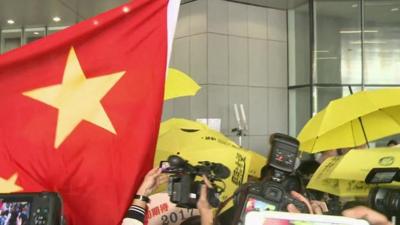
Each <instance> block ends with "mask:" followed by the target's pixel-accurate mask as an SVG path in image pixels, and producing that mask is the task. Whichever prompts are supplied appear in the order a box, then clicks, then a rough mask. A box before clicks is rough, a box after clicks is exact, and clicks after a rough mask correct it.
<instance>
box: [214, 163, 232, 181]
mask: <svg viewBox="0 0 400 225" xmlns="http://www.w3.org/2000/svg"><path fill="white" fill-rule="evenodd" d="M213 172H214V174H215V176H217V177H220V178H222V179H226V178H228V177H229V176H230V175H231V171H230V169H229V168H228V167H226V166H224V165H222V164H221V163H215V164H214V165H213Z"/></svg>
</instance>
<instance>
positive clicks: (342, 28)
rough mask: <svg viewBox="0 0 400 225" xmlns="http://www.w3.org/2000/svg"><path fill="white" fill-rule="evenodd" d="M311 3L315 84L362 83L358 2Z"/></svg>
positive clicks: (329, 1)
mask: <svg viewBox="0 0 400 225" xmlns="http://www.w3.org/2000/svg"><path fill="white" fill-rule="evenodd" d="M314 4H315V5H314V29H315V31H314V32H315V33H314V34H315V45H314V66H315V68H314V71H315V76H314V83H331V84H361V83H362V77H361V72H362V69H361V68H362V67H361V65H362V63H361V9H360V7H361V1H359V0H357V1H333V0H315V1H314Z"/></svg>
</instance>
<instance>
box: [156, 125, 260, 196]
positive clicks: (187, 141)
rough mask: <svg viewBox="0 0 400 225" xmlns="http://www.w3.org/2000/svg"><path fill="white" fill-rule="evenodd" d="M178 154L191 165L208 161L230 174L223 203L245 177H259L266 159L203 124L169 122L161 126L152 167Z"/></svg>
mask: <svg viewBox="0 0 400 225" xmlns="http://www.w3.org/2000/svg"><path fill="white" fill-rule="evenodd" d="M172 154H175V155H179V156H180V157H182V158H183V159H185V160H188V161H189V163H190V164H192V165H197V164H198V162H199V161H211V162H215V163H222V164H224V165H225V166H227V167H228V168H229V169H230V171H231V175H230V176H229V177H228V178H226V179H224V183H225V185H226V189H225V192H223V193H222V194H221V196H220V200H224V199H226V198H227V197H229V196H230V195H232V194H233V192H234V191H235V190H236V188H237V187H238V186H239V185H240V184H242V183H245V182H246V181H247V177H248V175H252V176H255V177H258V176H259V175H260V171H261V168H262V167H263V166H264V165H265V164H266V158H265V157H263V156H261V155H260V154H258V153H255V152H253V151H250V150H245V149H243V148H240V147H239V146H238V145H237V144H236V143H234V142H233V141H231V140H230V139H228V138H227V137H225V136H224V135H223V134H221V133H219V132H217V131H214V130H212V129H209V128H208V127H207V126H206V125H204V124H201V123H197V122H194V121H190V120H185V119H170V120H168V121H166V122H163V123H161V127H160V134H159V137H158V142H157V151H156V157H155V161H154V164H155V165H159V162H160V161H162V160H166V159H167V158H168V156H169V155H172Z"/></svg>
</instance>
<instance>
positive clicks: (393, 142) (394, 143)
mask: <svg viewBox="0 0 400 225" xmlns="http://www.w3.org/2000/svg"><path fill="white" fill-rule="evenodd" d="M398 144H399V143H398V142H397V141H396V140H394V139H392V140H390V141H389V142H388V143H387V144H386V146H391V145H398Z"/></svg>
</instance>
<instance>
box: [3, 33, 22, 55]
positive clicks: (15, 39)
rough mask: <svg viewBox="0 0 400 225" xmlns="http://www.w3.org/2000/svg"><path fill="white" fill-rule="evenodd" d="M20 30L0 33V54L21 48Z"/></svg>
mask: <svg viewBox="0 0 400 225" xmlns="http://www.w3.org/2000/svg"><path fill="white" fill-rule="evenodd" d="M21 35H22V30H21V29H7V30H2V31H1V48H0V50H1V53H4V52H8V51H10V50H12V49H15V48H18V47H20V46H21Z"/></svg>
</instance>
